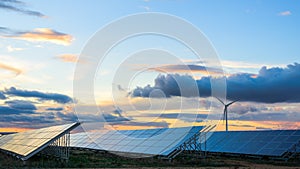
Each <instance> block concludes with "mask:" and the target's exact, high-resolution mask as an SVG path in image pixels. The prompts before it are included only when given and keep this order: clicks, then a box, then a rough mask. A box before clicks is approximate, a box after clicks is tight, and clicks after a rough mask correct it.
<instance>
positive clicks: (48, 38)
mask: <svg viewBox="0 0 300 169" xmlns="http://www.w3.org/2000/svg"><path fill="white" fill-rule="evenodd" d="M6 37H10V38H15V39H22V40H26V41H37V42H50V43H55V44H59V45H70V44H71V42H72V40H73V37H72V36H71V35H68V34H65V33H61V32H57V31H55V30H52V29H49V28H37V29H34V30H33V31H28V32H19V33H17V34H15V35H10V36H6Z"/></svg>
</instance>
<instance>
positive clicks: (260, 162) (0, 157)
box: [0, 150, 300, 169]
mask: <svg viewBox="0 0 300 169" xmlns="http://www.w3.org/2000/svg"><path fill="white" fill-rule="evenodd" d="M0 168H5V169H7V168H114V169H116V168H143V169H150V168H151V169H153V168H164V169H171V168H183V169H202V168H278V169H286V168H299V169H300V159H299V158H298V159H294V160H290V161H287V162H286V161H274V160H268V159H255V158H246V157H225V156H222V157H221V156H210V157H208V158H206V159H203V158H195V157H191V156H179V157H177V158H175V159H174V160H173V161H171V162H170V161H166V160H161V159H157V158H146V159H129V158H125V157H120V156H116V155H114V154H110V153H104V152H91V151H87V150H72V151H71V154H70V159H69V161H68V162H67V163H66V162H64V161H60V160H57V159H54V158H47V157H45V156H34V157H32V158H31V159H30V160H29V161H27V162H26V163H23V162H22V161H20V160H17V159H15V158H13V157H11V156H9V155H6V154H3V153H0Z"/></svg>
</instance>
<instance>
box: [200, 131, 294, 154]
mask: <svg viewBox="0 0 300 169" xmlns="http://www.w3.org/2000/svg"><path fill="white" fill-rule="evenodd" d="M299 141H300V132H299V130H272V131H229V132H214V133H213V134H212V136H211V137H210V138H209V139H208V140H207V142H206V151H208V152H221V153H235V154H248V155H264V156H282V155H283V154H284V153H285V152H287V151H288V150H289V149H290V148H292V146H294V145H295V144H297V143H298V142H299ZM202 147H204V143H203V144H202Z"/></svg>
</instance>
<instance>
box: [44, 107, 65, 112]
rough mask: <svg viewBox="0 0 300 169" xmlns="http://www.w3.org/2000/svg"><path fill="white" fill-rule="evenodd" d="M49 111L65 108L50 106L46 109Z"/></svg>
mask: <svg viewBox="0 0 300 169" xmlns="http://www.w3.org/2000/svg"><path fill="white" fill-rule="evenodd" d="M46 110H47V111H63V110H64V108H62V107H56V108H55V107H54V108H52V107H50V108H47V109H46Z"/></svg>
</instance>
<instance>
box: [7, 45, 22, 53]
mask: <svg viewBox="0 0 300 169" xmlns="http://www.w3.org/2000/svg"><path fill="white" fill-rule="evenodd" d="M6 48H7V51H8V52H14V51H21V50H24V48H17V47H12V46H11V45H9V46H7V47H6Z"/></svg>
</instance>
